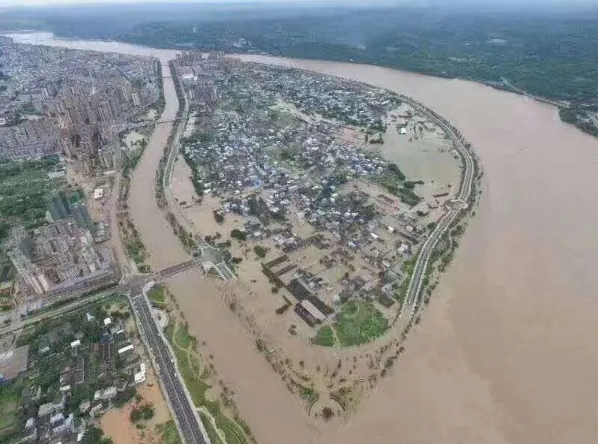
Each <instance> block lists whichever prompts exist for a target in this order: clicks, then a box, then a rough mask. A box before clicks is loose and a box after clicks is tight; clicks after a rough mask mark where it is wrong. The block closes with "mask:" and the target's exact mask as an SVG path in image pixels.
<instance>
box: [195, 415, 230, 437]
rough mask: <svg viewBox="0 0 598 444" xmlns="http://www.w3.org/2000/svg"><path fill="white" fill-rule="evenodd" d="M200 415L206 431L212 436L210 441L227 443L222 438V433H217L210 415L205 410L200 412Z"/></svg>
mask: <svg viewBox="0 0 598 444" xmlns="http://www.w3.org/2000/svg"><path fill="white" fill-rule="evenodd" d="M199 417H200V418H201V422H202V423H203V426H204V428H205V429H206V432H207V433H208V438H210V442H211V443H212V444H227V443H223V442H222V440H221V439H220V435H218V433H216V429H214V426H213V425H212V421H210V418H209V417H208V415H206V414H205V413H203V412H199Z"/></svg>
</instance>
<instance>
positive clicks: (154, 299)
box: [147, 285, 166, 307]
mask: <svg viewBox="0 0 598 444" xmlns="http://www.w3.org/2000/svg"><path fill="white" fill-rule="evenodd" d="M165 292H166V289H165V288H164V286H162V285H154V286H153V287H152V289H151V290H150V291H149V292H148V294H147V296H148V297H149V300H150V302H151V303H152V305H155V306H157V307H163V306H164V295H165Z"/></svg>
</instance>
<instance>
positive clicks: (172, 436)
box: [156, 420, 215, 444]
mask: <svg viewBox="0 0 598 444" xmlns="http://www.w3.org/2000/svg"><path fill="white" fill-rule="evenodd" d="M156 432H158V434H159V435H160V443H161V444H183V442H182V441H181V437H180V436H179V432H178V430H177V429H176V425H175V423H174V421H173V420H170V421H168V422H165V423H164V424H158V425H157V426H156ZM212 444H215V443H214V441H212Z"/></svg>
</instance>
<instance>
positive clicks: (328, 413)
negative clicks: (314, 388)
mask: <svg viewBox="0 0 598 444" xmlns="http://www.w3.org/2000/svg"><path fill="white" fill-rule="evenodd" d="M333 416H334V412H333V411H332V409H331V408H330V407H324V408H323V409H322V417H323V418H324V419H326V420H328V419H330V418H332V417H333Z"/></svg>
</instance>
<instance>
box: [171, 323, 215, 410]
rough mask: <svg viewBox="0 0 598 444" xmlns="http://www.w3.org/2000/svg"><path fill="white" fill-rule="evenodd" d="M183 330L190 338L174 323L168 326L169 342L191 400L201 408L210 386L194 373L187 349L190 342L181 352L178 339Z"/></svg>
mask: <svg viewBox="0 0 598 444" xmlns="http://www.w3.org/2000/svg"><path fill="white" fill-rule="evenodd" d="M181 330H182V331H184V332H185V335H186V337H188V335H187V333H186V331H185V330H184V329H182V328H180V327H179V326H177V328H175V326H174V325H173V324H172V323H171V324H169V325H168V328H167V329H166V334H167V337H168V340H169V341H170V342H171V344H173V349H174V354H175V357H176V360H177V363H178V365H179V370H180V372H181V375H182V377H183V379H184V380H185V385H186V386H187V389H188V390H189V393H191V398H193V402H194V404H195V405H196V406H201V405H203V403H204V402H205V395H206V390H208V389H209V388H210V386H209V384H207V383H206V382H205V381H202V380H201V379H199V378H198V377H197V376H196V374H195V373H194V371H193V367H192V364H191V362H190V361H189V355H188V349H187V347H188V346H189V343H190V342H188V343H187V347H182V348H183V349H182V350H181V344H180V342H179V339H180V338H178V337H177V336H178V332H179V331H181Z"/></svg>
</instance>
